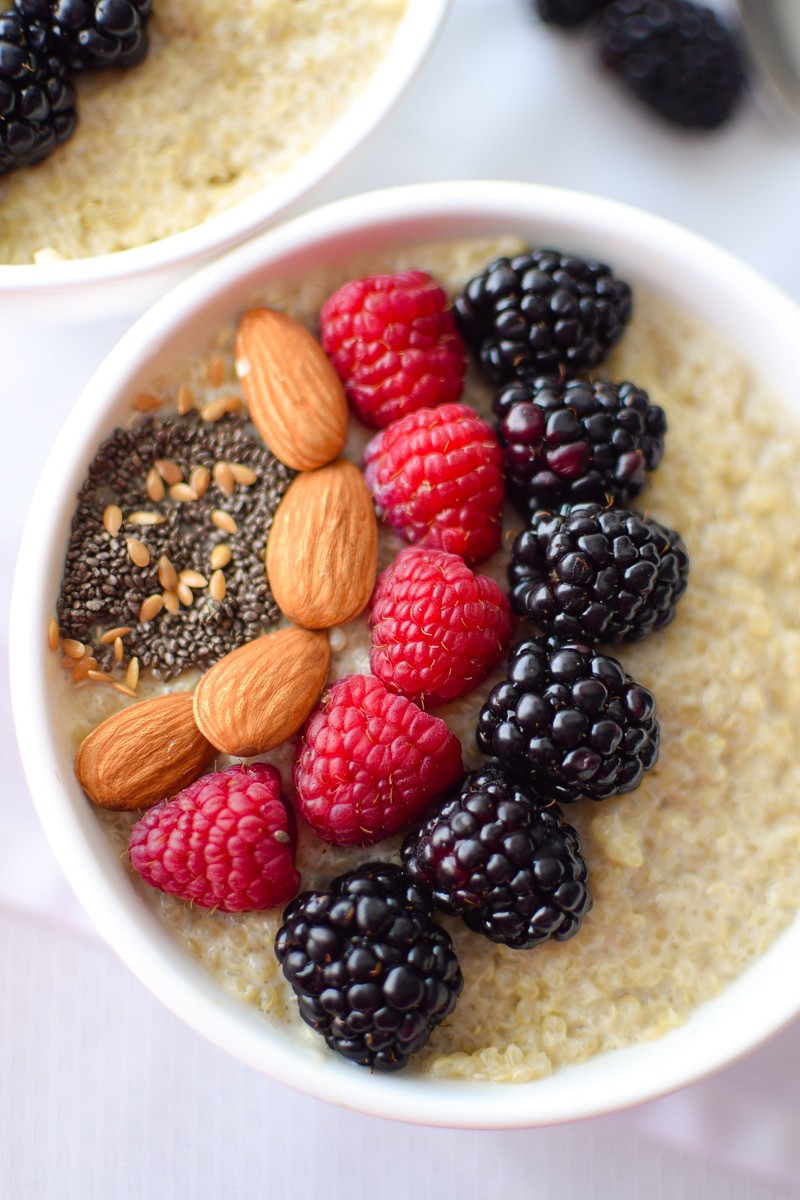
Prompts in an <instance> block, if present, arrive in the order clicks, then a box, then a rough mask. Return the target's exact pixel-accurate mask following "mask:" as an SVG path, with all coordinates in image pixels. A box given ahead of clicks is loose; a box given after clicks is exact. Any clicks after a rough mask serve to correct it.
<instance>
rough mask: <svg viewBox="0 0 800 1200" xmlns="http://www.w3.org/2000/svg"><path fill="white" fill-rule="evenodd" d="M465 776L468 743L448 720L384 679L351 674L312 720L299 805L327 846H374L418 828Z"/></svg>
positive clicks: (304, 745)
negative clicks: (400, 693) (414, 823)
mask: <svg viewBox="0 0 800 1200" xmlns="http://www.w3.org/2000/svg"><path fill="white" fill-rule="evenodd" d="M461 771H462V767H461V743H460V742H459V740H458V738H457V737H455V736H454V734H452V733H450V731H449V729H448V728H447V726H446V725H445V723H444V721H442V720H441V719H440V718H439V717H432V716H431V715H430V714H429V713H424V712H423V711H422V709H421V708H419V707H418V706H417V705H416V704H413V703H412V702H411V701H410V700H406V698H405V696H396V695H395V694H394V693H393V692H390V691H389V690H388V689H387V687H386V685H385V684H383V683H381V681H380V679H375V678H374V677H373V676H371V675H348V676H346V677H345V678H344V679H340V680H338V681H337V682H336V683H334V684H333V686H332V687H331V688H330V689H329V691H328V695H327V697H326V699H325V700H324V702H323V704H322V705H321V706H320V707H319V708H317V709H316V710H315V711H314V712H313V713H312V714H311V716H310V717H309V719H308V722H307V723H306V727H305V730H304V732H303V736H302V739H301V741H300V744H299V746H298V749H297V755H296V757H295V760H294V783H295V787H296V788H297V806H298V808H299V810H300V812H301V813H302V815H303V816H304V817H305V819H306V820H307V821H308V823H309V825H310V826H311V828H312V829H313V830H314V832H315V833H317V834H318V835H319V836H320V837H321V838H323V839H324V841H326V842H333V843H334V845H337V846H368V845H371V844H372V843H373V842H379V841H381V839H382V838H386V837H389V836H390V835H391V834H393V833H397V832H398V831H399V830H401V829H403V828H404V827H405V826H406V825H409V824H411V822H412V821H413V820H414V819H415V817H417V816H419V815H420V814H421V813H422V812H423V811H424V809H426V808H427V807H428V805H429V804H430V802H431V801H432V800H435V799H436V797H437V796H439V795H441V793H442V792H444V791H446V790H447V789H448V788H449V787H451V786H452V784H454V783H455V782H456V780H457V779H460V777H461Z"/></svg>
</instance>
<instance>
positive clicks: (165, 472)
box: [156, 458, 183, 484]
mask: <svg viewBox="0 0 800 1200" xmlns="http://www.w3.org/2000/svg"><path fill="white" fill-rule="evenodd" d="M156 470H157V471H158V473H159V475H160V476H161V478H162V479H163V480H164V483H167V484H172V483H180V482H181V480H182V479H183V471H182V470H181V469H180V467H179V466H178V464H177V463H176V462H173V461H172V459H170V458H157V459H156Z"/></svg>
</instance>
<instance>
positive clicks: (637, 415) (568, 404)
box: [494, 378, 667, 516]
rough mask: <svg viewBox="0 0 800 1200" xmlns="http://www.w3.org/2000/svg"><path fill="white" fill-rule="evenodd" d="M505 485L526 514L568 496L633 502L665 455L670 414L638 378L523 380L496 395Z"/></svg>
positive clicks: (576, 499)
mask: <svg viewBox="0 0 800 1200" xmlns="http://www.w3.org/2000/svg"><path fill="white" fill-rule="evenodd" d="M494 411H495V414H496V416H497V417H498V418H499V423H498V425H497V434H498V439H499V441H500V445H501V446H502V448H503V458H504V460H505V466H506V491H507V493H508V495H509V497H510V498H511V499H512V500H513V501H514V503H515V505H516V506H517V508H518V509H519V511H520V512H521V513H522V514H523V516H525V515H527V514H529V513H532V512H535V511H536V510H537V509H540V508H550V507H552V506H553V505H555V504H560V503H562V502H564V501H570V502H571V503H579V502H581V501H586V500H597V501H601V502H609V501H614V502H615V503H617V504H621V503H625V502H626V501H628V500H632V499H633V497H634V496H636V495H638V493H639V492H640V491H641V490H642V488H643V487H644V485H645V483H646V482H647V472H648V471H654V470H655V468H656V467H657V466H658V464H659V463H660V461H661V456H662V455H663V453H664V434H665V433H666V429H667V419H666V417H665V415H664V410H663V409H662V408H659V407H658V405H656V404H651V403H650V398H649V396H648V395H647V392H645V391H643V389H642V388H638V387H636V385H635V384H633V383H620V384H613V383H607V382H605V381H602V380H599V381H597V382H595V383H589V382H586V381H584V380H582V379H572V380H568V381H567V382H562V381H559V380H556V379H546V378H544V379H533V380H519V381H515V382H514V383H509V384H506V386H505V387H504V388H502V389H501V390H500V391H499V392H498V393H497V396H496V397H495V400H494Z"/></svg>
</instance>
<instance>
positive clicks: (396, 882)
mask: <svg viewBox="0 0 800 1200" xmlns="http://www.w3.org/2000/svg"><path fill="white" fill-rule="evenodd" d="M430 913H431V910H430V905H429V903H428V900H427V898H426V897H425V896H424V895H423V894H422V893H421V892H420V891H419V889H418V888H416V887H415V886H414V884H412V883H411V882H410V881H409V880H408V878H407V876H406V875H405V874H404V873H403V872H402V871H401V869H400V868H399V867H397V866H395V865H394V864H392V863H381V862H372V863H364V864H363V866H361V867H359V868H358V869H357V870H355V871H351V872H349V874H347V875H340V876H339V877H338V878H337V879H334V881H333V883H332V884H331V885H330V889H329V890H328V891H324V892H303V894H302V895H301V896H298V897H297V899H296V900H294V901H293V902H292V903H291V904H290V905H289V907H288V908H287V909H286V912H285V913H284V914H283V925H282V926H281V928H280V929H279V930H278V934H277V937H276V938H275V953H276V955H277V957H278V961H279V963H280V964H281V966H282V968H283V973H284V975H285V976H286V978H287V979H288V981H289V983H290V984H291V986H292V988H293V990H294V993H295V995H296V996H297V1001H298V1006H299V1009H300V1016H301V1017H302V1018H303V1020H304V1021H305V1022H306V1024H308V1025H310V1026H311V1028H312V1029H315V1030H316V1031H317V1033H319V1034H320V1035H321V1036H322V1037H324V1038H325V1041H326V1042H327V1044H328V1045H329V1046H330V1048H331V1049H332V1050H335V1051H336V1052H337V1053H338V1054H341V1055H342V1057H343V1058H346V1059H348V1060H349V1061H350V1062H354V1063H358V1064H359V1065H360V1066H363V1067H371V1068H373V1069H374V1070H378V1071H397V1070H399V1069H400V1068H401V1067H404V1066H405V1065H406V1064H407V1062H408V1059H409V1055H411V1054H413V1053H414V1052H415V1051H417V1050H419V1049H421V1047H422V1046H424V1044H425V1043H426V1042H427V1040H428V1038H429V1037H430V1035H431V1033H432V1032H433V1030H434V1028H435V1027H436V1026H437V1025H438V1024H439V1022H440V1021H442V1020H443V1019H444V1018H445V1017H446V1016H447V1015H448V1014H449V1013H450V1012H452V1010H453V1006H454V1005H455V1002H456V1000H457V998H458V994H459V992H460V991H461V988H462V986H463V979H462V977H461V971H460V969H459V966H458V959H457V958H456V956H455V953H454V951H453V944H452V942H451V940H450V935H449V934H448V933H446V932H445V930H444V929H442V928H441V926H440V925H437V924H436V922H435V921H432V920H431V915H430Z"/></svg>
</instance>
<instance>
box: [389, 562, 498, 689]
mask: <svg viewBox="0 0 800 1200" xmlns="http://www.w3.org/2000/svg"><path fill="white" fill-rule="evenodd" d="M370 625H371V627H372V641H373V648H372V651H371V652H370V657H369V665H370V668H371V670H372V672H373V674H374V675H377V676H378V678H379V679H382V680H383V682H384V683H385V684H386V686H387V687H389V688H391V689H392V691H395V692H401V693H402V694H403V695H405V696H408V697H409V699H411V700H416V701H417V703H419V704H421V705H423V707H427V706H428V705H432V704H444V703H445V702H446V701H448V700H454V699H455V698H456V696H463V695H464V693H465V692H470V691H472V689H473V688H474V687H476V686H477V685H478V684H479V683H480V682H481V680H482V679H485V678H486V676H487V675H488V673H489V670H490V669H491V667H492V666H493V665H494V663H496V662H498V661H499V659H500V658H501V657H502V654H503V651H504V650H505V648H506V646H507V645H508V641H509V638H510V637H511V609H510V607H509V603H508V599H507V598H506V596H505V594H504V593H503V591H502V590H501V589H500V588H499V587H498V585H497V584H496V583H495V582H494V580H493V579H488V578H487V577H486V576H485V575H473V573H472V571H470V569H469V567H468V566H467V565H466V563H464V561H463V560H462V559H461V558H459V557H458V555H457V554H446V553H445V552H444V551H443V550H423V549H421V548H418V547H414V546H410V547H408V548H407V549H406V550H401V551H400V553H399V554H398V555H397V558H396V559H395V561H394V563H393V564H392V565H391V566H390V567H388V568H387V569H386V570H385V571H384V572H383V574H382V575H380V577H379V578H378V582H377V585H376V588H375V594H374V597H373V601H372V614H371V617H370Z"/></svg>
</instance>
